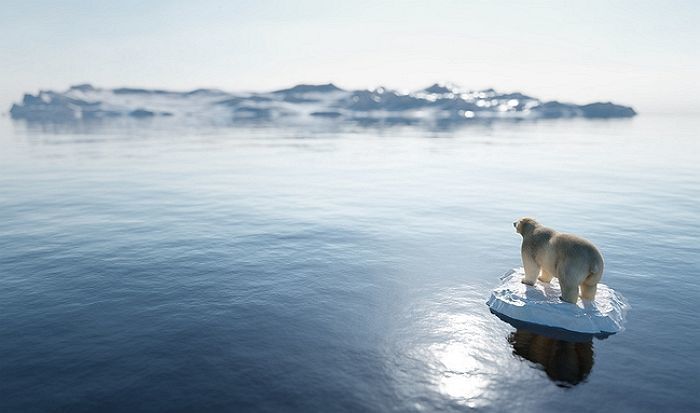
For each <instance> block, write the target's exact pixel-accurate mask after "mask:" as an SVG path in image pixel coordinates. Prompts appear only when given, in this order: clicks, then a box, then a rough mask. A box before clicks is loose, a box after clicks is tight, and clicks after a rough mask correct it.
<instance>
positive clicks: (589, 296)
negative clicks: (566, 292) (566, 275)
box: [581, 282, 598, 300]
mask: <svg viewBox="0 0 700 413" xmlns="http://www.w3.org/2000/svg"><path fill="white" fill-rule="evenodd" d="M596 290H598V285H596V284H594V285H586V283H585V282H584V283H583V284H581V298H583V299H584V300H594V299H595V293H596Z"/></svg>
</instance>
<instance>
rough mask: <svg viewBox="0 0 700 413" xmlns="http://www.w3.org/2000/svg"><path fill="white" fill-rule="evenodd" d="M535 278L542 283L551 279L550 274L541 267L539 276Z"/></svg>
mask: <svg viewBox="0 0 700 413" xmlns="http://www.w3.org/2000/svg"><path fill="white" fill-rule="evenodd" d="M537 279H538V280H540V281H542V282H543V283H549V282H550V281H552V274H550V273H548V272H547V271H545V270H544V268H542V269H540V276H539V277H537Z"/></svg>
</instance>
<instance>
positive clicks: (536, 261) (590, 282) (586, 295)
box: [513, 218, 605, 304]
mask: <svg viewBox="0 0 700 413" xmlns="http://www.w3.org/2000/svg"><path fill="white" fill-rule="evenodd" d="M513 226H514V227H515V230H516V231H517V232H518V234H520V235H522V236H523V244H522V248H521V253H522V257H523V268H524V269H525V277H523V280H522V281H523V283H524V284H528V285H535V281H536V280H537V279H539V280H540V281H542V282H544V283H549V282H550V281H551V280H552V277H557V278H558V279H559V284H560V285H561V294H562V297H561V299H562V300H564V301H566V302H569V303H573V304H576V301H577V300H578V293H579V288H578V287H579V285H580V286H581V298H583V299H584V300H593V299H594V298H595V293H596V289H597V287H598V282H599V281H600V278H601V277H602V276H603V267H604V265H605V264H604V262H603V255H602V254H601V253H600V251H598V248H596V247H595V245H593V244H592V243H591V242H590V241H588V240H585V239H583V238H581V237H577V236H576V235H572V234H564V233H559V232H557V231H555V230H553V229H551V228H547V227H543V226H542V225H541V224H540V223H538V222H537V221H535V220H534V219H532V218H521V219H519V220H517V221H515V222H514V223H513ZM538 276H539V277H538Z"/></svg>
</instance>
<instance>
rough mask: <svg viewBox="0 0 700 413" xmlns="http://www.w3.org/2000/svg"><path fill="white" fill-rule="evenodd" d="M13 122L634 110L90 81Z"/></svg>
mask: <svg viewBox="0 0 700 413" xmlns="http://www.w3.org/2000/svg"><path fill="white" fill-rule="evenodd" d="M10 114H11V116H12V118H14V119H25V120H28V121H42V122H43V121H56V122H65V121H76V120H84V119H85V120H87V119H106V118H115V117H131V118H140V119H144V118H155V117H163V116H168V117H176V118H177V117H180V118H188V119H201V120H206V121H218V122H221V121H224V122H231V123H236V122H244V121H251V120H252V121H265V122H275V123H282V122H287V121H289V122H295V123H296V122H304V121H316V122H319V121H325V122H329V121H349V122H359V123H368V124H371V123H386V124H413V123H421V122H460V123H461V122H474V121H479V120H488V121H494V120H508V119H511V120H523V119H556V118H629V117H632V116H635V115H636V112H635V111H634V109H632V108H631V107H629V106H622V105H618V104H614V103H611V102H595V103H590V104H586V105H575V104H571V103H561V102H557V101H542V100H540V99H537V98H535V97H532V96H528V95H525V94H522V93H518V92H515V93H500V92H497V91H495V90H493V89H486V90H468V89H463V88H460V87H458V86H455V85H452V84H434V85H431V86H429V87H426V88H424V89H421V90H417V91H414V92H407V93H404V92H399V91H396V90H391V89H387V88H383V87H378V88H376V89H371V90H344V89H341V88H339V87H338V86H336V85H334V84H332V83H328V84H321V85H309V84H300V85H296V86H294V87H291V88H287V89H281V90H275V91H272V92H250V93H229V92H224V91H221V90H217V89H196V90H192V91H188V92H176V91H168V90H160V89H139V88H116V89H105V88H98V87H94V86H92V85H89V84H80V85H75V86H72V87H70V88H69V89H68V90H66V91H63V92H56V91H50V90H46V91H40V92H39V93H38V94H37V95H31V94H26V95H24V98H23V99H22V102H21V103H16V104H14V105H12V108H11V109H10Z"/></svg>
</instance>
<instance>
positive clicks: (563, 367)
mask: <svg viewBox="0 0 700 413" xmlns="http://www.w3.org/2000/svg"><path fill="white" fill-rule="evenodd" d="M508 342H509V343H510V344H511V345H512V346H513V354H515V355H517V356H520V357H522V358H524V359H527V360H529V361H531V362H533V363H537V364H539V365H541V366H542V367H543V368H544V371H545V373H547V377H549V378H550V380H552V381H554V382H555V383H556V384H557V385H558V386H562V387H573V386H575V385H577V384H579V383H581V382H583V381H585V380H586V378H587V377H588V375H589V374H590V373H591V369H592V368H593V337H592V336H591V337H590V338H589V340H588V341H582V342H573V341H566V340H558V339H555V338H551V337H546V336H543V335H540V334H536V333H533V332H531V331H528V330H525V329H517V330H516V331H515V332H513V333H511V334H510V335H509V336H508Z"/></svg>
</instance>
